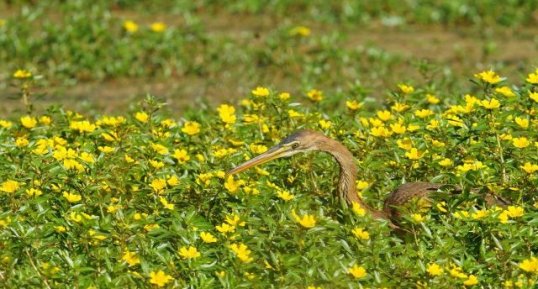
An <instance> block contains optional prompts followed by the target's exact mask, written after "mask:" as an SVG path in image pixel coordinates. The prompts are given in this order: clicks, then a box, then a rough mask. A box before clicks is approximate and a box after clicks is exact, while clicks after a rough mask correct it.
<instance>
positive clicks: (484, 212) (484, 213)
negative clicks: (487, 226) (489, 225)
mask: <svg viewBox="0 0 538 289" xmlns="http://www.w3.org/2000/svg"><path fill="white" fill-rule="evenodd" d="M487 216H488V211H487V210H485V209H481V210H477V211H476V212H473V213H472V214H471V218H473V219H475V220H480V219H483V218H485V217H487Z"/></svg>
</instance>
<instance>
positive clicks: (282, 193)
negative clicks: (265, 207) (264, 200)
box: [276, 190, 294, 201]
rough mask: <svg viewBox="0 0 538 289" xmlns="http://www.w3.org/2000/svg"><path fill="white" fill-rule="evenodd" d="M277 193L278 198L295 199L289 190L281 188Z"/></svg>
mask: <svg viewBox="0 0 538 289" xmlns="http://www.w3.org/2000/svg"><path fill="white" fill-rule="evenodd" d="M276 195H277V197H278V198H280V199H282V200H284V201H289V200H293V198H294V196H293V195H292V194H290V192H288V191H282V190H279V191H277V192H276Z"/></svg>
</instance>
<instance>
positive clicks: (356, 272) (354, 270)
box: [348, 264, 367, 279]
mask: <svg viewBox="0 0 538 289" xmlns="http://www.w3.org/2000/svg"><path fill="white" fill-rule="evenodd" d="M348 273H349V274H351V275H353V277H355V279H361V278H364V277H366V275H367V273H366V269H364V267H362V266H359V265H356V264H355V265H353V267H351V268H349V269H348Z"/></svg>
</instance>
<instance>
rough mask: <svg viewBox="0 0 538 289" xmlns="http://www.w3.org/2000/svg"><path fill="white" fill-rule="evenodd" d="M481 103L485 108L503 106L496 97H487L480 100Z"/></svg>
mask: <svg viewBox="0 0 538 289" xmlns="http://www.w3.org/2000/svg"><path fill="white" fill-rule="evenodd" d="M480 105H481V106H482V107H484V108H485V109H497V108H499V107H501V103H500V102H499V101H498V100H497V99H495V98H492V99H490V100H487V99H485V100H482V101H481V102H480Z"/></svg>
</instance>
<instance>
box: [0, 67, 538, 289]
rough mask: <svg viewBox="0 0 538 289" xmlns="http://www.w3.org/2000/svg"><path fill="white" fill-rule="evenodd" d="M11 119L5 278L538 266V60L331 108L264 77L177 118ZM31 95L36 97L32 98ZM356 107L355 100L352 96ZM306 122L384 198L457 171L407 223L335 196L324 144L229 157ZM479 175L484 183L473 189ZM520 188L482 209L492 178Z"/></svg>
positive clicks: (523, 280) (145, 281) (143, 110)
mask: <svg viewBox="0 0 538 289" xmlns="http://www.w3.org/2000/svg"><path fill="white" fill-rule="evenodd" d="M12 76H13V80H14V81H15V82H16V84H17V85H18V86H19V87H20V88H21V91H22V95H23V97H24V98H25V99H26V103H27V104H28V107H29V112H28V114H23V115H21V116H17V117H16V116H15V115H13V116H11V117H10V118H9V119H3V120H1V121H0V127H1V128H0V140H1V142H0V248H1V250H0V281H1V283H2V284H3V285H4V286H6V287H10V288H21V287H29V286H34V287H42V288H43V287H49V288H53V287H54V288H56V287H65V288H72V287H80V288H112V287H114V288H126V287H137V288H144V287H151V286H158V287H162V286H168V287H178V288H185V287H188V288H220V287H222V288H361V287H363V286H366V287H375V288H383V287H398V288H410V287H417V286H418V287H421V288H422V287H428V288H430V287H431V288H447V287H451V288H454V287H461V286H467V287H471V286H478V287H480V286H483V287H487V286H492V287H501V286H505V287H508V288H512V287H515V288H531V287H532V286H534V285H533V284H536V282H537V279H538V259H536V257H534V256H535V255H536V253H537V251H538V239H537V238H536V234H535V230H536V227H537V224H538V202H537V201H538V199H537V197H536V194H537V185H538V153H537V152H538V110H537V108H538V90H537V88H538V70H537V71H534V70H531V71H530V73H529V74H528V75H527V76H526V77H525V78H524V79H522V80H521V81H520V83H519V84H517V85H512V83H513V81H509V80H506V79H504V78H502V77H500V76H499V75H497V74H496V73H495V72H493V71H484V72H481V73H477V74H476V75H474V76H473V77H472V79H473V81H474V82H475V87H476V89H475V90H474V91H475V93H473V94H463V95H460V94H452V93H451V92H450V91H436V89H435V86H433V85H432V86H431V87H413V86H411V85H409V84H404V83H401V84H399V85H397V86H395V87H394V89H393V90H392V91H391V93H390V96H389V97H387V99H386V100H385V101H384V103H383V104H382V106H378V105H377V104H375V103H374V102H372V101H371V100H369V99H368V98H366V97H365V95H364V94H361V93H360V92H357V93H356V94H355V95H348V96H347V99H346V101H345V107H342V108H339V109H337V110H333V109H328V108H329V107H331V108H332V107H334V103H332V102H331V101H328V100H329V99H330V95H324V93H323V92H322V91H319V90H315V89H313V90H309V91H305V92H304V95H290V94H289V93H286V92H279V91H276V90H270V89H267V88H265V87H258V88H255V89H253V90H252V94H251V95H250V96H248V97H246V98H244V99H243V100H241V101H240V104H238V105H231V104H222V105H220V106H218V108H217V109H216V110H213V109H207V110H190V111H187V112H185V113H184V114H183V115H182V116H180V117H177V116H175V117H173V118H169V117H165V114H163V113H161V112H160V110H159V107H160V104H159V103H157V102H156V101H155V100H154V99H152V98H148V100H147V101H146V103H145V105H143V106H141V107H139V108H138V109H136V110H134V111H132V112H130V113H127V114H123V115H101V116H96V117H93V116H84V115H81V114H79V113H76V112H73V111H67V110H64V109H62V108H61V107H53V108H51V109H49V110H48V111H47V112H45V113H43V114H36V113H33V112H32V111H31V109H30V101H31V95H30V87H31V85H32V83H33V81H34V77H33V76H32V73H30V72H28V71H24V70H18V71H16V72H15V73H14V74H13V75H12ZM29 97H30V98H29ZM342 106H344V104H342ZM299 128H311V129H315V130H320V131H323V132H325V133H326V134H327V135H328V136H331V137H333V138H335V139H337V140H339V141H341V142H343V143H344V144H345V145H346V146H347V147H348V148H349V149H350V150H351V151H352V152H353V154H354V155H355V156H356V160H357V161H356V164H357V165H358V167H359V173H358V176H357V177H358V179H359V181H358V182H357V184H356V185H357V187H358V189H359V191H360V194H361V195H362V196H363V197H364V198H365V200H366V201H367V202H368V203H370V204H372V205H373V206H375V207H380V206H381V205H382V200H383V199H384V198H385V197H386V195H387V194H388V193H389V192H390V191H391V190H392V189H394V188H395V187H397V186H398V185H399V184H401V183H404V182H409V181H415V180H429V181H434V182H439V183H450V184H458V185H460V186H461V187H462V188H463V189H464V192H463V193H462V194H459V195H450V194H447V193H442V192H441V193H439V194H438V195H437V196H436V198H435V200H432V203H423V204H422V205H421V206H419V207H417V208H416V210H414V211H411V212H409V213H406V214H405V215H404V221H403V222H404V227H405V228H406V230H407V231H408V233H406V234H395V233H394V232H393V231H392V230H391V228H390V227H389V226H388V224H387V223H386V222H383V221H379V220H374V219H372V218H371V217H370V216H368V215H367V214H365V212H364V210H361V208H357V207H355V208H354V209H353V210H352V209H349V208H345V207H342V206H341V205H340V202H339V201H338V200H337V199H336V198H335V197H334V190H335V186H334V181H335V178H336V174H337V173H338V170H337V169H336V164H335V163H334V161H333V160H332V159H331V158H330V157H329V156H326V155H323V154H314V153H312V154H307V155H304V156H299V157H293V158H291V159H282V160H278V161H274V162H273V163H272V164H269V165H266V166H262V167H260V168H257V169H255V170H252V171H248V172H245V173H243V174H241V175H239V176H238V177H236V178H226V177H225V171H226V170H228V169H230V168H232V167H233V165H234V164H238V163H240V162H242V161H244V160H246V159H249V158H251V157H252V156H254V155H256V154H259V153H261V152H264V151H265V150H267V148H268V147H269V146H272V145H274V144H275V143H277V142H278V140H279V139H282V138H283V137H285V136H286V135H288V134H289V133H291V132H293V131H294V130H296V129H299ZM471 188H473V189H476V190H474V192H478V193H473V194H471V193H470V190H471ZM488 191H489V192H493V193H494V194H496V195H499V196H502V197H504V198H506V199H509V200H511V201H512V205H511V206H508V207H497V206H493V207H486V206H484V202H483V198H482V196H483V194H484V193H485V192H488Z"/></svg>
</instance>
